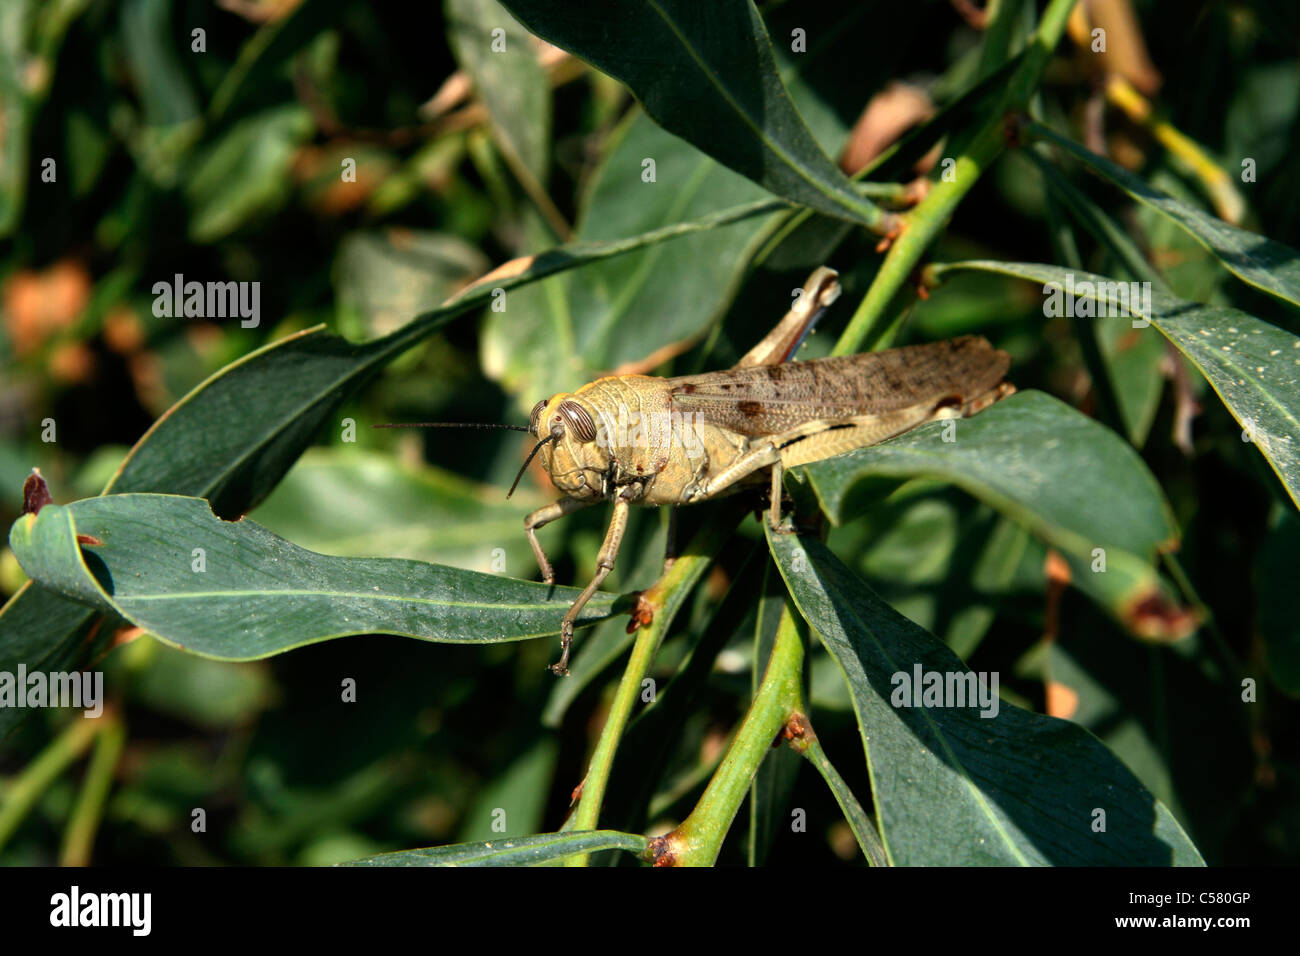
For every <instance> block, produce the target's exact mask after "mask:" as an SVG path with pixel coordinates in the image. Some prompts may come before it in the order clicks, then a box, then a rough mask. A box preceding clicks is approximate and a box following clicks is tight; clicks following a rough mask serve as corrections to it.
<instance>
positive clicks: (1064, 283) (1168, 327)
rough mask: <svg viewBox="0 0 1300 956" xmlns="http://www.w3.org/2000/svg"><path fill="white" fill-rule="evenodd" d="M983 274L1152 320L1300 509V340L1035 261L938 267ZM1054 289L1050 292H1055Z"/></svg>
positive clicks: (1217, 311)
mask: <svg viewBox="0 0 1300 956" xmlns="http://www.w3.org/2000/svg"><path fill="white" fill-rule="evenodd" d="M958 269H980V270H984V271H986V272H1001V273H1003V274H1004V275H1010V276H1019V277H1020V278H1022V279H1029V280H1030V281H1032V282H1042V283H1044V284H1047V283H1054V284H1055V285H1056V287H1057V288H1061V289H1065V288H1070V287H1071V286H1072V287H1073V288H1074V295H1075V299H1076V300H1084V299H1088V300H1091V301H1092V302H1095V303H1098V304H1099V305H1105V306H1106V307H1108V308H1109V309H1111V310H1113V312H1114V314H1116V315H1121V316H1123V318H1122V319H1121V320H1120V321H1127V320H1128V313H1129V312H1130V311H1131V312H1132V314H1133V315H1135V316H1137V317H1139V318H1145V319H1149V320H1150V321H1151V324H1152V325H1154V326H1155V327H1156V328H1158V329H1159V330H1160V331H1161V332H1163V333H1164V335H1165V337H1166V338H1168V339H1169V341H1171V342H1173V343H1174V345H1175V346H1176V347H1177V348H1178V350H1179V351H1180V352H1182V353H1183V354H1184V355H1186V356H1187V358H1188V359H1190V360H1191V362H1192V364H1193V365H1195V366H1196V367H1197V369H1199V370H1200V372H1201V374H1202V375H1204V376H1205V378H1206V380H1207V381H1208V382H1209V383H1210V386H1211V387H1212V388H1213V389H1214V390H1215V391H1216V392H1218V394H1219V398H1221V399H1222V400H1223V404H1224V405H1226V406H1227V407H1228V411H1230V412H1231V413H1232V416H1233V417H1234V418H1235V419H1237V421H1238V422H1240V423H1241V425H1242V428H1243V430H1244V432H1245V436H1246V437H1245V440H1249V441H1252V442H1253V443H1254V445H1255V447H1257V448H1258V449H1259V451H1260V454H1262V455H1263V456H1264V457H1265V459H1267V460H1268V463H1269V465H1271V466H1272V468H1273V471H1274V472H1276V473H1277V476H1278V478H1280V479H1281V481H1282V484H1283V486H1285V488H1286V491H1287V494H1288V495H1290V496H1291V500H1292V501H1294V502H1295V503H1296V506H1297V507H1300V338H1297V337H1296V336H1294V335H1292V334H1291V333H1290V332H1286V331H1284V330H1283V329H1279V328H1278V327H1277V326H1275V325H1269V324H1268V323H1267V322H1263V321H1261V320H1260V319H1257V318H1255V317H1254V316H1253V315H1248V314H1247V313H1245V312H1241V311H1239V310H1237V309H1231V308H1228V307H1227V306H1222V305H1201V304H1199V303H1196V302H1187V301H1185V300H1183V299H1176V298H1174V297H1173V296H1168V295H1163V294H1161V293H1159V292H1154V291H1153V292H1152V293H1151V307H1150V310H1149V311H1150V314H1149V315H1147V314H1146V310H1145V308H1144V306H1143V305H1142V304H1141V303H1138V302H1135V301H1130V300H1131V299H1133V298H1134V297H1133V296H1130V295H1129V294H1128V283H1118V282H1116V281H1115V280H1114V279H1108V278H1106V277H1105V276H1099V275H1093V274H1092V273H1090V272H1072V271H1070V270H1068V269H1062V268H1061V267H1060V266H1052V265H1045V264H1039V263H1032V262H991V261H985V260H970V261H967V262H953V263H947V264H944V265H941V266H935V267H934V270H935V274H936V275H942V274H944V273H946V272H949V271H951V270H958ZM1047 291H1048V290H1047V288H1046V286H1045V287H1044V293H1047Z"/></svg>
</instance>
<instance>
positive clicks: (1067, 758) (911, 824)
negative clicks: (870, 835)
mask: <svg viewBox="0 0 1300 956" xmlns="http://www.w3.org/2000/svg"><path fill="white" fill-rule="evenodd" d="M768 543H769V546H770V547H771V550H772V553H773V555H774V556H775V558H776V560H777V563H778V565H779V566H780V568H781V574H782V576H783V577H784V578H785V581H786V585H787V586H788V587H789V588H790V593H791V595H792V596H793V598H794V600H795V603H796V604H797V605H798V607H799V612H800V613H801V614H802V615H803V616H804V618H805V619H806V620H807V621H808V623H809V624H810V625H811V626H812V628H813V629H814V630H815V631H816V632H817V635H818V637H819V638H820V639H821V642H822V644H823V645H824V646H825V647H826V649H827V650H828V651H829V652H830V653H831V656H833V657H834V658H835V660H836V662H837V663H838V664H839V666H840V669H841V670H842V671H843V673H844V676H845V679H846V680H847V681H848V683H849V687H850V690H851V691H852V693H853V699H854V708H855V711H856V713H857V717H858V725H859V729H860V730H861V732H862V743H863V748H864V750H865V751H866V756H867V763H868V766H869V768H870V770H871V779H872V784H873V788H874V793H873V795H874V797H875V802H876V808H877V813H878V814H879V818H880V824H881V836H882V838H883V839H884V842H885V846H886V848H887V852H888V854H889V859H890V862H891V863H893V864H895V865H904V866H906V865H913V866H916V865H932V866H961V865H971V864H975V865H979V864H984V865H1035V864H1037V865H1043V864H1057V865H1074V866H1079V865H1098V864H1100V865H1130V866H1132V865H1146V866H1167V865H1170V864H1173V865H1201V864H1203V861H1202V860H1201V857H1200V854H1199V853H1198V852H1197V851H1196V848H1195V847H1194V846H1193V845H1192V843H1191V841H1190V840H1189V839H1188V838H1187V835H1186V834H1185V833H1183V831H1182V828H1181V827H1179V825H1178V823H1177V821H1176V820H1175V819H1174V818H1173V816H1172V815H1171V814H1170V813H1169V811H1168V810H1167V809H1166V808H1165V807H1164V805H1163V804H1161V803H1160V802H1159V801H1157V800H1156V799H1155V798H1154V797H1152V796H1151V794H1150V793H1148V792H1147V791H1146V790H1145V789H1144V788H1143V787H1142V785H1141V784H1140V783H1139V782H1138V781H1137V779H1136V778H1135V777H1134V776H1133V774H1132V773H1131V772H1130V771H1129V770H1128V769H1127V768H1126V767H1125V766H1124V765H1123V764H1122V763H1120V761H1119V760H1117V759H1116V758H1115V756H1114V755H1113V754H1111V753H1110V752H1109V751H1108V750H1106V748H1105V747H1103V746H1102V745H1101V744H1100V743H1099V742H1098V741H1097V739H1096V738H1095V737H1093V736H1091V735H1090V734H1088V733H1087V732H1086V731H1084V730H1083V729H1082V728H1079V727H1076V726H1074V725H1073V724H1070V723H1067V722H1066V721H1062V720H1056V719H1055V718H1051V717H1044V716H1042V715H1039V714H1031V713H1029V712H1028V711H1024V710H1021V709H1020V708H1018V707H1014V706H1011V705H1009V704H1006V703H1005V702H1002V703H999V705H998V707H997V710H996V713H995V715H994V716H991V717H987V718H986V717H983V716H982V714H984V713H986V711H985V710H982V709H981V708H979V707H978V706H976V707H971V706H949V707H911V706H899V705H898V704H897V703H895V701H898V700H901V699H902V698H901V695H900V692H901V691H902V690H903V685H902V684H901V682H900V681H899V679H898V675H904V676H907V677H908V678H909V679H910V678H911V677H912V676H913V675H914V673H915V668H920V669H921V671H922V672H923V673H927V674H928V673H937V674H939V675H941V676H942V677H943V679H944V680H947V675H953V678H954V679H965V678H966V675H970V672H969V671H968V670H967V668H966V666H965V665H964V664H963V663H962V662H961V661H960V660H959V659H958V658H957V657H956V656H955V655H954V654H953V653H952V652H951V651H950V650H948V648H946V647H945V646H944V645H943V643H942V642H941V641H939V640H938V638H936V637H934V636H933V635H931V634H928V633H927V632H925V631H924V630H922V629H921V628H919V627H917V626H916V625H915V624H913V623H912V622H911V621H909V620H908V619H907V618H905V617H902V616H901V615H899V614H898V613H897V612H896V611H894V610H893V609H892V608H890V607H889V606H888V605H887V604H885V603H884V602H883V601H881V600H880V599H879V598H878V597H877V596H876V595H875V594H874V593H872V592H871V590H870V589H869V588H867V587H866V586H865V585H864V584H863V583H862V581H861V580H859V579H857V578H855V577H854V576H853V575H852V573H851V572H850V571H849V570H848V569H847V568H845V567H844V565H842V564H841V563H840V562H839V560H838V559H837V558H836V557H835V556H834V555H833V554H831V552H830V551H829V550H827V548H826V546H825V545H823V544H822V543H821V542H820V541H816V540H813V539H802V538H796V537H794V536H793V535H772V534H770V533H769V536H768ZM994 677H995V675H987V676H986V680H987V681H989V682H990V683H991V681H992V680H993V679H994ZM908 702H909V703H910V698H909V700H908ZM950 703H952V702H951V701H950ZM990 709H991V708H990ZM1098 811H1104V813H1105V816H1104V827H1105V829H1104V830H1103V829H1099V828H1097V824H1098V821H1100V820H1102V819H1103V818H1102V817H1100V816H1099V815H1098Z"/></svg>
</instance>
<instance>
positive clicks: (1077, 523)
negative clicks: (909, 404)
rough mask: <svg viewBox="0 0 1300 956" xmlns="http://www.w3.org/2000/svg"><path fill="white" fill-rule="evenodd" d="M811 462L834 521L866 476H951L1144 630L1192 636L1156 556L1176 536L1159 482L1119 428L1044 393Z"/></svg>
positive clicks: (846, 513) (846, 511) (848, 512)
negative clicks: (1164, 588)
mask: <svg viewBox="0 0 1300 956" xmlns="http://www.w3.org/2000/svg"><path fill="white" fill-rule="evenodd" d="M945 434H950V435H951V436H952V438H953V439H954V440H952V441H944V435H945ZM807 471H808V474H809V476H810V477H811V478H812V483H813V487H814V489H815V490H816V491H817V495H818V498H819V499H820V500H821V502H822V506H823V508H824V509H825V510H826V513H827V514H828V515H830V517H831V519H832V520H833V521H836V522H842V521H844V520H847V519H848V518H849V517H852V515H853V514H854V513H855V502H854V499H855V488H856V486H857V485H858V484H859V482H863V481H867V480H869V479H872V478H880V477H888V478H915V477H926V478H935V479H939V480H941V481H946V482H950V483H952V484H954V485H957V486H958V487H960V488H963V489H965V490H966V491H968V492H970V493H971V494H973V495H975V496H976V497H978V498H980V499H982V500H984V501H986V502H988V503H989V504H990V505H992V506H993V507H994V508H996V509H998V510H999V511H1001V512H1002V513H1003V514H1005V515H1007V516H1008V517H1010V518H1012V519H1014V520H1015V521H1016V522H1018V523H1019V524H1021V525H1022V526H1023V527H1025V528H1026V529H1028V530H1029V531H1030V532H1031V533H1033V534H1034V535H1036V536H1038V537H1039V538H1041V539H1042V540H1043V541H1044V542H1046V543H1047V544H1049V545H1051V546H1052V547H1054V548H1056V549H1058V550H1059V551H1060V552H1061V553H1062V554H1063V555H1064V556H1065V557H1066V559H1067V560H1069V561H1070V564H1071V567H1072V568H1073V571H1074V577H1073V580H1074V581H1075V583H1076V584H1078V586H1079V587H1080V588H1082V589H1084V590H1085V591H1087V592H1088V593H1089V594H1091V595H1092V596H1093V597H1095V598H1096V599H1097V600H1098V601H1100V602H1101V603H1102V604H1103V605H1104V606H1105V607H1106V608H1107V609H1108V610H1109V611H1110V612H1111V613H1112V614H1114V615H1115V616H1116V618H1118V619H1119V620H1120V621H1122V622H1124V623H1125V624H1126V626H1128V627H1129V629H1130V630H1132V631H1134V632H1135V633H1138V634H1144V635H1147V636H1151V637H1175V636H1183V635H1184V634H1185V633H1186V632H1187V630H1188V628H1189V626H1190V624H1191V621H1190V619H1189V618H1188V617H1187V616H1186V615H1183V614H1180V613H1179V612H1177V611H1176V610H1175V609H1173V608H1172V607H1170V606H1169V602H1168V601H1167V600H1166V599H1164V598H1163V596H1162V592H1161V589H1160V583H1159V579H1158V577H1157V575H1156V573H1155V571H1154V569H1153V568H1152V567H1151V565H1150V563H1149V562H1150V561H1151V560H1152V559H1153V558H1154V557H1155V556H1156V554H1157V553H1158V552H1159V551H1162V550H1168V549H1170V548H1173V547H1174V546H1176V544H1177V541H1178V530H1177V527H1176V526H1175V524H1174V520H1173V516H1172V514H1171V512H1170V509H1169V505H1168V503H1167V502H1166V501H1165V498H1164V495H1163V494H1162V493H1161V491H1160V486H1159V485H1158V484H1157V483H1156V481H1155V479H1154V478H1153V477H1152V475H1151V473H1150V472H1149V471H1148V470H1147V468H1146V465H1145V464H1143V462H1142V459H1141V458H1140V457H1138V454H1137V453H1136V452H1135V451H1134V450H1133V449H1132V448H1131V447H1130V446H1129V445H1128V444H1127V443H1126V442H1124V441H1123V440H1122V439H1121V438H1119V436H1117V435H1116V434H1115V433H1114V432H1112V431H1109V430H1108V429H1106V428H1104V427H1103V426H1101V425H1099V424H1097V423H1096V422H1095V421H1093V420H1092V419H1090V418H1088V417H1087V416H1086V415H1083V414H1082V413H1080V412H1078V411H1076V410H1075V409H1073V408H1071V407H1070V406H1068V405H1066V404H1065V403H1063V402H1061V401H1058V400H1057V399H1055V398H1052V397H1051V396H1049V395H1046V394H1043V393H1042V392H1019V393H1017V394H1015V395H1013V396H1011V397H1010V398H1007V399H1004V400H1003V401H1001V402H998V403H997V404H996V405H994V406H992V407H991V408H989V409H986V410H985V411H983V412H981V413H980V414H978V415H976V416H975V417H974V418H971V419H968V420H955V425H954V426H952V427H951V428H950V425H949V424H948V423H943V422H936V423H932V424H930V425H926V426H923V427H921V428H918V429H915V430H913V431H911V432H908V433H907V434H905V435H902V436H900V437H899V438H896V439H893V440H892V441H888V442H885V443H884V444H881V445H875V446H872V447H870V448H863V449H860V450H858V451H855V452H851V453H849V454H847V455H841V456H839V457H837V458H832V459H829V460H827V461H823V462H818V463H816V464H814V465H809V466H808V467H807ZM1097 549H1102V551H1104V570H1100V568H1101V567H1103V566H1102V565H1100V564H1098V558H1099V557H1100V556H1099V554H1098V552H1097Z"/></svg>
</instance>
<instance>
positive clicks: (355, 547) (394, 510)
mask: <svg viewBox="0 0 1300 956" xmlns="http://www.w3.org/2000/svg"><path fill="white" fill-rule="evenodd" d="M544 503H545V502H544V501H543V500H542V499H541V498H540V497H537V498H533V497H531V496H529V495H528V494H527V493H524V494H520V493H519V492H516V494H515V496H514V497H513V498H511V499H510V500H509V501H507V500H506V494H505V489H504V488H498V487H494V486H489V485H480V484H477V483H475V482H472V481H467V480H466V479H465V478H463V477H461V476H460V475H456V474H454V473H452V472H448V471H443V470H442V469H438V468H421V469H419V470H414V469H412V468H410V467H408V466H404V465H402V464H401V463H400V462H399V461H398V460H397V459H396V458H395V457H394V456H392V455H386V454H381V453H379V452H370V451H366V452H362V451H356V450H353V449H351V448H347V447H346V446H345V447H344V448H309V449H307V452H306V454H304V455H303V457H302V458H301V459H300V460H299V462H298V463H297V464H296V465H295V466H294V467H293V468H292V469H291V470H290V472H289V474H288V475H286V476H285V478H284V480H283V481H282V482H280V484H279V486H277V487H276V489H275V491H273V492H272V493H271V496H270V497H269V498H267V499H266V501H264V502H263V503H262V504H261V505H259V506H258V508H257V510H256V511H254V512H253V517H254V518H256V519H257V522H258V524H261V525H262V526H263V527H265V528H267V529H268V530H269V531H272V532H273V533H275V534H278V535H279V536H280V537H282V538H287V539H289V540H290V541H293V542H295V543H296V544H299V545H301V546H302V547H304V548H310V549H311V550H313V551H320V552H322V553H325V554H337V555H343V556H345V557H385V558H414V559H415V560H417V561H432V562H435V563H437V564H450V565H454V566H456V567H463V568H473V569H475V570H478V571H491V572H494V573H499V572H504V573H506V574H509V575H512V576H515V577H527V576H528V575H530V574H534V573H536V571H537V559H536V558H534V557H533V552H532V550H531V549H530V548H529V547H528V539H527V538H526V537H525V536H524V530H523V529H524V517H525V516H526V515H527V514H528V512H529V511H531V510H533V509H535V508H537V507H539V506H540V505H542V504H544ZM498 550H499V551H500V553H499V554H498V553H497V552H498ZM497 558H501V559H502V562H500V563H497V564H494V561H496V559H497ZM564 683H566V684H567V683H569V682H568V681H565V682H564Z"/></svg>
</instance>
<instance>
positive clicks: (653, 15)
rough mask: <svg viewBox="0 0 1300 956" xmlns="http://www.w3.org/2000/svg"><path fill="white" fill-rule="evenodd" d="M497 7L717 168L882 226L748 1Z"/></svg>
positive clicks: (514, 2) (590, 1)
mask: <svg viewBox="0 0 1300 956" xmlns="http://www.w3.org/2000/svg"><path fill="white" fill-rule="evenodd" d="M505 5H506V7H508V8H509V9H510V11H511V12H512V13H514V15H515V16H516V17H517V18H518V19H519V20H520V22H522V23H523V24H524V25H525V26H527V27H528V29H530V30H531V31H532V32H534V33H536V34H537V35H538V36H540V37H542V38H543V39H545V40H548V41H549V42H551V43H554V44H555V45H556V46H559V47H563V48H564V49H566V50H568V51H570V52H571V53H574V54H576V55H577V56H580V57H582V58H583V59H584V60H586V61H587V62H589V63H591V64H592V65H594V66H595V67H596V68H597V69H600V70H602V71H603V72H605V73H608V74H609V75H610V76H613V77H615V78H616V79H618V80H621V81H622V82H623V83H625V84H627V86H628V87H629V88H630V89H631V90H632V92H633V94H634V95H635V96H636V98H637V99H638V100H639V101H640V103H641V105H642V106H643V107H644V108H645V111H646V112H647V113H648V114H649V115H650V117H651V118H652V119H653V120H654V121H655V122H656V123H658V124H660V125H661V126H663V127H664V129H666V130H668V131H669V132H670V133H673V134H674V135H676V136H680V137H681V138H682V139H685V140H687V141H688V142H690V143H692V144H693V145H695V146H697V147H699V148H700V149H702V150H704V151H705V152H707V153H708V154H709V155H710V156H712V157H713V158H714V159H716V160H718V161H719V162H720V163H722V164H723V165H725V166H728V167H730V168H731V169H734V170H735V171H736V172H738V173H740V174H741V175H743V176H746V177H748V178H749V179H752V180H753V181H754V182H756V183H759V184H760V185H761V186H763V187H764V188H765V189H767V190H769V191H770V192H772V193H775V194H776V195H778V196H784V197H785V198H787V199H789V200H790V201H792V202H796V203H799V204H800V205H804V206H808V207H810V208H812V209H816V210H817V211H818V212H822V213H825V214H827V215H830V216H835V217H838V218H840V219H848V220H850V221H853V222H860V223H863V224H865V225H866V226H868V227H869V228H872V229H881V228H883V226H884V223H885V222H886V216H885V214H884V213H883V212H882V211H881V210H880V209H878V208H877V207H876V206H874V205H873V204H872V203H870V202H868V201H867V200H865V199H862V198H861V197H860V196H858V195H857V193H856V192H855V191H854V189H853V187H852V185H851V184H850V182H849V180H848V178H847V177H845V175H844V174H843V173H842V172H840V170H839V167H837V166H836V165H835V163H834V162H833V161H832V160H831V159H830V158H829V157H828V156H827V155H826V154H825V153H824V152H822V149H821V147H820V146H818V145H817V141H816V140H815V139H814V138H813V136H812V133H810V132H809V130H808V127H807V125H806V124H805V123H804V120H803V118H802V117H801V116H800V115H799V112H798V110H796V109H795V107H794V105H793V104H792V103H791V101H790V96H789V93H788V92H787V91H786V88H785V85H784V84H783V83H782V82H781V78H780V75H779V74H778V72H777V68H776V61H775V59H774V57H773V53H772V47H771V45H770V42H769V38H768V34H767V28H766V26H764V24H763V20H762V18H761V17H760V16H759V14H758V10H757V9H756V8H755V7H754V5H753V3H751V2H749V0H714V2H711V3H697V2H693V0H626V2H624V3H622V4H620V5H619V10H618V16H616V17H611V16H609V10H608V8H607V6H606V5H605V4H604V3H601V2H599V0H572V2H568V3H565V4H562V5H557V4H554V3H550V2H546V0H505ZM629 51H636V55H635V56H632V55H629ZM649 158H654V156H653V155H649ZM635 172H636V171H635V170H631V171H629V173H630V174H634V173H635Z"/></svg>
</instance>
